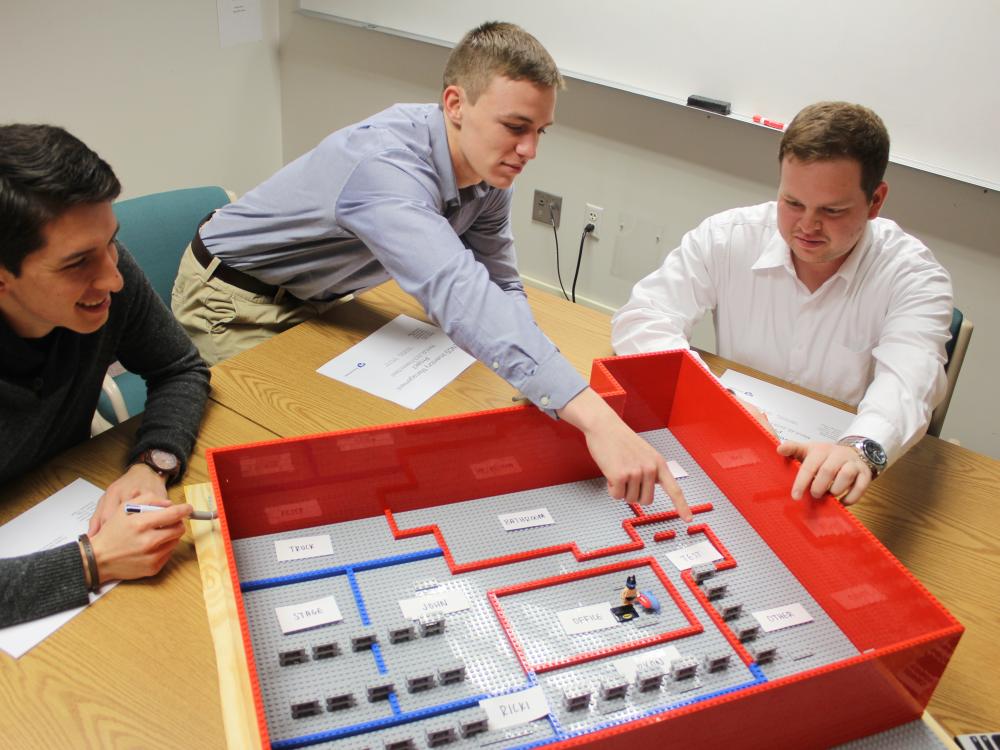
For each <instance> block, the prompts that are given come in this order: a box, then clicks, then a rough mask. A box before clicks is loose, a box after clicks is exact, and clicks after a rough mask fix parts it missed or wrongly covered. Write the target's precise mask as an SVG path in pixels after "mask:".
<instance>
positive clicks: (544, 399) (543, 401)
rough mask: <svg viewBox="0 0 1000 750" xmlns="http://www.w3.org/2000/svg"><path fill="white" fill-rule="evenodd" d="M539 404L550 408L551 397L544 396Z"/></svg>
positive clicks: (539, 400)
mask: <svg viewBox="0 0 1000 750" xmlns="http://www.w3.org/2000/svg"><path fill="white" fill-rule="evenodd" d="M538 403H540V404H541V405H542V406H548V405H549V397H548V396H542V397H541V398H540V399H538Z"/></svg>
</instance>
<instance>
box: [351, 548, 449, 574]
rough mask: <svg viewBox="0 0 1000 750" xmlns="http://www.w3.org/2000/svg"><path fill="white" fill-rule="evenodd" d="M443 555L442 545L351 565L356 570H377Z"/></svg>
mask: <svg viewBox="0 0 1000 750" xmlns="http://www.w3.org/2000/svg"><path fill="white" fill-rule="evenodd" d="M443 555H444V550H442V549H441V548H440V547H432V548H431V549H422V550H417V551H416V552H407V553H405V554H402V555H391V556H389V557H377V558H375V559H374V560H364V561H362V562H357V563H353V564H352V565H351V567H352V568H354V569H355V570H375V569H376V568H389V567H392V566H393V565H405V564H406V563H410V562H417V561H418V560H429V559H430V558H432V557H442V556H443Z"/></svg>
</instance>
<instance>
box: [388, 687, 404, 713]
mask: <svg viewBox="0 0 1000 750" xmlns="http://www.w3.org/2000/svg"><path fill="white" fill-rule="evenodd" d="M389 705H390V706H392V715H393V716H399V715H400V714H402V713H403V709H401V708H400V707H399V697H398V696H397V695H396V691H395V690H393V691H392V692H391V693H389Z"/></svg>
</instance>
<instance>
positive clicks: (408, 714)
mask: <svg viewBox="0 0 1000 750" xmlns="http://www.w3.org/2000/svg"><path fill="white" fill-rule="evenodd" d="M489 697H490V696H489V695H476V696H472V697H469V698H462V699H461V700H457V701H451V702H449V703H442V704H440V705H438V706H429V707H427V708H421V709H419V710H417V711H400V712H399V713H398V714H394V715H393V716H386V717H383V718H381V719H375V720H374V721H366V722H362V723H360V724H352V725H350V726H346V727H338V728H337V729H329V730H326V731H323V732H316V733H315V734H305V735H302V736H300V737H289V738H288V739H284V740H272V742H271V748H272V750H293V748H298V747H308V746H309V745H316V744H319V743H320V742H329V741H331V740H339V739H343V738H344V737H353V736H355V735H358V734H367V733H368V732H374V731H376V730H379V729H389V728H391V727H396V726H400V725H402V724H409V723H410V722H414V721H421V720H423V719H430V718H433V717H435V716H441V715H443V714H448V713H453V712H455V711H460V710H462V709H463V708H473V707H474V706H478V705H479V701H481V700H485V699H486V698H489ZM394 698H395V695H394V694H393V693H390V694H389V700H390V702H391V701H392V700H393V699H394Z"/></svg>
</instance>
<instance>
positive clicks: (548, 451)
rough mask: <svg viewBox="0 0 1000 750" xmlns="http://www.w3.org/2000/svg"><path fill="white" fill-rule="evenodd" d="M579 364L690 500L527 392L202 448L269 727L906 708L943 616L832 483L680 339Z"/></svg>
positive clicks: (798, 714)
mask: <svg viewBox="0 0 1000 750" xmlns="http://www.w3.org/2000/svg"><path fill="white" fill-rule="evenodd" d="M592 384H593V385H594V387H595V388H596V389H597V390H598V392H600V393H601V394H602V395H603V396H604V397H605V398H606V399H607V400H608V401H609V403H611V404H612V406H614V407H615V408H616V409H618V411H619V412H620V413H621V414H622V415H623V418H624V419H625V420H626V422H628V423H629V424H630V425H631V426H632V427H633V428H634V429H636V430H637V431H639V432H640V434H642V435H643V437H644V438H645V439H646V440H648V441H649V442H650V443H651V444H652V445H653V446H654V447H655V448H657V450H659V451H660V452H661V453H662V454H663V455H664V456H666V457H668V458H669V459H671V460H675V461H677V462H678V463H679V464H680V465H681V466H682V467H683V468H684V470H685V471H686V473H687V476H685V477H683V478H682V479H680V480H679V481H680V483H681V486H682V488H683V489H684V492H685V494H686V496H687V498H688V500H689V502H690V503H691V506H692V511H693V512H694V514H695V520H694V522H693V523H691V524H685V523H684V522H683V521H681V520H680V519H679V518H678V516H677V514H676V513H675V512H674V511H673V508H672V506H671V505H670V503H669V502H668V500H667V498H666V497H664V496H663V495H662V494H659V490H658V491H657V492H658V494H657V497H656V498H655V499H654V502H653V504H652V505H651V506H648V507H640V506H638V505H627V504H625V503H621V502H615V501H612V500H611V499H609V498H608V497H607V493H606V487H605V482H604V480H603V479H602V478H600V475H599V473H598V472H597V470H596V467H595V466H594V465H593V464H592V462H591V460H590V457H589V455H588V454H587V452H586V447H585V445H583V443H582V441H581V440H580V439H579V437H578V435H577V434H576V433H575V432H574V431H573V430H572V429H569V428H566V426H565V425H563V424H562V423H560V422H557V421H553V420H550V419H548V418H547V417H545V416H544V415H542V414H540V413H538V412H537V411H535V410H534V409H530V408H521V407H518V408H512V409H504V410H498V411H493V412H482V413H477V414H469V415H461V416H457V417H450V418H447V419H441V420H432V421H424V422H414V423H409V424H400V425H390V426H387V427H379V428H372V429H364V430H356V431H348V432H339V433H330V434H328V435H319V436H313V437H307V438H296V439H290V440H282V441H275V442H270V443H260V444H255V445H250V446H238V447H233V448H221V449H215V450H212V451H210V455H209V462H210V468H211V473H212V477H213V483H214V487H215V493H216V498H217V500H218V504H219V511H220V513H219V517H220V525H221V527H222V530H223V534H224V536H225V539H226V544H227V550H228V553H229V556H230V560H231V563H232V564H231V574H232V578H233V590H234V596H235V598H236V603H237V611H238V612H239V616H240V622H241V627H242V632H243V635H244V648H245V651H246V655H247V662H248V665H249V667H250V673H251V679H252V682H253V686H254V690H253V693H254V696H255V705H254V707H253V709H254V711H255V712H256V717H257V721H258V726H259V729H260V735H261V739H262V743H263V744H264V746H265V747H271V748H276V749H282V748H300V747H317V748H335V749H337V750H340V749H341V748H342V749H343V750H362V749H363V748H371V749H373V750H375V749H377V750H423V749H424V748H439V747H446V748H455V749H456V750H458V749H459V748H461V749H463V750H464V749H466V748H484V747H485V748H488V749H490V750H492V748H498V749H499V748H528V747H532V748H534V747H552V748H563V747H571V746H574V747H575V746H586V747H588V748H593V749H594V750H618V748H621V749H622V750H624V748H630V749H631V748H634V747H635V746H636V744H637V743H647V744H649V745H650V746H653V747H667V746H671V743H675V744H676V746H689V745H693V744H695V743H698V744H700V745H707V746H710V747H727V746H729V747H740V748H755V747H768V748H771V747H775V746H777V747H796V748H809V747H830V746H832V745H836V744H838V743H842V742H846V741H848V740H853V739H855V738H859V737H864V736H866V735H869V734H873V733H875V732H880V731H883V730H887V729H890V728H892V727H896V726H898V725H903V724H905V723H906V722H908V721H911V720H913V719H915V718H917V717H918V716H919V715H920V712H921V711H922V709H923V708H924V707H925V706H926V704H927V701H928V700H929V699H930V695H931V693H932V691H933V689H934V686H935V685H936V684H937V681H938V679H939V678H940V676H941V673H942V671H943V670H944V667H945V665H946V664H947V660H948V657H949V656H950V654H951V652H952V651H953V650H954V648H955V646H956V644H957V642H958V639H959V636H960V634H961V631H962V628H961V625H959V624H958V623H957V622H956V621H955V620H954V619H953V618H952V617H951V616H950V615H949V614H948V613H947V612H946V611H945V610H944V609H943V608H942V607H941V606H940V605H939V604H938V603H937V602H936V601H935V600H934V599H933V598H932V597H931V596H930V595H929V594H928V593H927V592H926V591H925V590H924V589H923V588H922V587H921V586H920V584H919V583H918V582H917V581H916V580H915V579H914V578H913V577H912V576H911V575H910V574H909V573H908V572H907V571H906V570H905V569H904V568H903V567H902V566H901V565H900V564H899V563H898V562H897V561H896V560H895V559H894V558H892V556H891V555H890V554H889V553H888V552H887V551H886V550H885V549H884V548H883V547H882V546H881V545H880V544H879V543H878V542H877V541H876V540H875V539H874V538H872V536H871V535H870V534H869V533H868V532H867V531H866V530H865V529H864V528H863V527H862V526H861V525H860V524H858V522H857V521H856V520H855V519H854V518H853V517H852V516H851V515H850V514H849V513H847V512H846V511H845V510H844V509H843V508H842V507H840V505H839V504H838V503H836V502H824V501H818V502H814V501H802V502H794V501H792V500H791V499H790V498H789V497H788V488H789V487H790V486H791V481H792V477H793V476H794V471H795V468H794V467H793V466H790V465H788V464H787V463H786V462H785V461H784V460H783V459H781V458H780V457H779V456H777V455H776V453H775V451H774V448H773V442H772V438H771V437H770V436H769V435H768V434H767V433H765V432H764V431H763V430H762V429H761V428H760V427H759V425H757V424H756V423H755V422H754V421H753V420H752V419H750V418H749V417H748V416H747V415H746V413H745V412H744V411H743V410H742V409H741V408H740V407H739V406H738V405H737V404H736V403H735V402H734V401H733V400H732V399H731V397H730V396H729V395H728V394H727V393H726V392H725V391H724V390H723V389H722V388H721V387H720V386H719V385H718V383H717V382H716V381H715V380H714V379H713V378H711V377H710V376H709V375H708V374H707V373H705V371H704V370H703V369H702V367H701V366H700V365H698V364H697V363H696V362H694V361H693V360H692V359H691V358H690V356H689V355H688V354H686V353H682V352H669V353H663V354H655V355H641V356H637V357H622V358H612V359H608V360H599V361H597V362H596V363H595V366H594V373H593V375H592ZM623 580H624V581H625V585H624V588H623V587H622V581H623ZM639 581H641V582H642V590H641V591H640V590H639V583H638V582H639ZM845 695H849V696H851V700H843V696H845ZM817 707H821V710H817ZM852 747H853V746H852Z"/></svg>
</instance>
